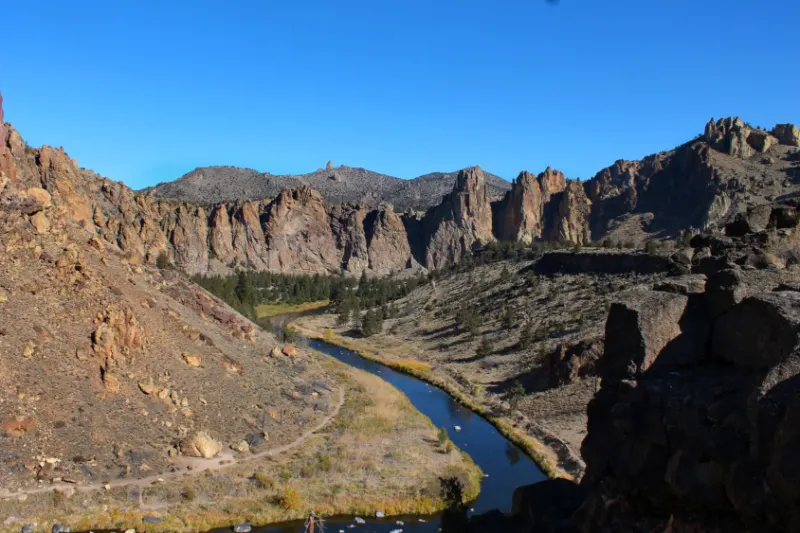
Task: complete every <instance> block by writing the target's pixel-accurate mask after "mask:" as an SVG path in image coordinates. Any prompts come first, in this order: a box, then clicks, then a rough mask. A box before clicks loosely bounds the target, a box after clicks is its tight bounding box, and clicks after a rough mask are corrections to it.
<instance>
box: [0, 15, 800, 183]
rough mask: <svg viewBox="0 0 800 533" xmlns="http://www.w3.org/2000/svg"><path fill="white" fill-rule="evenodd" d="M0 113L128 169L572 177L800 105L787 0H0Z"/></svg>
mask: <svg viewBox="0 0 800 533" xmlns="http://www.w3.org/2000/svg"><path fill="white" fill-rule="evenodd" d="M0 17H2V20H3V22H2V25H0V26H2V29H3V33H2V37H0V39H2V41H3V44H2V45H0V49H2V51H3V53H2V55H0V90H1V91H2V92H3V95H4V97H5V111H6V120H7V121H9V122H12V123H13V124H14V125H15V126H16V127H17V128H18V129H19V130H20V132H21V133H22V135H23V137H25V138H26V140H27V141H28V142H29V143H30V144H31V145H34V146H38V145H40V144H42V143H46V144H53V145H56V146H59V145H61V146H64V147H65V149H66V150H67V151H68V152H69V153H70V155H71V156H72V157H75V158H76V159H78V162H79V164H81V165H82V166H85V167H87V168H91V169H93V170H95V171H97V172H99V173H101V174H103V175H105V176H108V177H110V178H113V179H118V180H123V181H125V182H126V183H127V184H129V185H130V186H132V187H134V188H140V187H144V186H148V185H152V184H155V183H157V182H159V181H167V180H171V179H174V178H177V177H179V176H180V175H182V174H183V173H185V172H188V171H189V170H191V169H193V168H195V167H197V166H205V165H212V164H229V165H237V166H245V167H251V168H256V169H258V170H261V171H269V172H272V173H301V172H308V171H312V170H315V169H316V168H317V167H320V166H324V165H325V163H326V162H327V161H328V160H329V159H331V160H333V161H334V163H335V164H337V165H338V164H342V163H343V164H347V165H350V166H363V167H366V168H369V169H371V170H375V171H379V172H383V173H387V174H391V175H396V176H399V177H404V178H410V177H415V176H417V175H420V174H423V173H427V172H432V171H450V170H454V169H457V168H461V167H464V166H468V165H474V164H480V165H481V166H483V167H484V168H485V169H486V170H489V171H491V172H494V173H497V174H499V175H501V176H503V177H505V178H507V179H511V178H513V177H514V176H516V174H517V173H518V172H519V171H520V170H522V169H528V170H531V171H533V172H539V171H541V170H542V169H544V167H546V166H548V165H550V166H553V167H556V168H560V169H562V170H564V171H565V172H566V173H567V175H568V176H569V177H581V178H584V179H587V178H589V177H591V176H592V175H593V174H594V173H595V172H596V171H597V170H599V169H600V168H602V167H604V166H607V165H609V164H611V163H613V161H614V160H616V159H620V158H627V159H632V158H640V157H642V156H644V155H647V154H649V153H653V152H656V151H660V150H664V149H669V148H671V147H673V146H675V145H677V144H680V143H681V142H683V141H686V140H688V139H690V138H691V137H692V136H694V135H696V134H698V133H700V132H702V129H703V126H704V124H705V122H706V121H707V120H708V119H709V118H710V117H711V116H714V117H717V118H718V117H721V116H729V115H741V116H742V118H743V119H745V120H746V121H748V122H750V123H752V124H753V125H761V126H769V127H771V126H772V125H774V124H775V123H776V122H794V123H798V122H800V59H798V58H799V57H800V56H799V55H798V52H799V50H798V41H797V36H798V25H797V24H798V20H800V1H798V0H768V1H760V2H756V1H755V0H753V1H744V0H561V1H560V2H558V3H548V2H545V1H544V0H482V1H474V0H402V1H391V0H369V1H367V0H363V1H362V0H358V1H354V0H337V1H334V0H326V1H321V0H320V1H302V0H294V1H286V0H258V1H235V0H230V1H227V2H223V1H221V0H217V1H213V2H212V1H200V0H192V1H183V0H180V1H179V0H168V1H158V2H156V1H150V0H138V1H133V0H121V1H108V0H103V1H94V0H81V1H79V2H63V1H52V0H40V1H37V2H36V3H35V8H34V7H33V6H31V5H29V4H28V3H26V2H21V1H17V2H4V4H3V6H2V8H1V9H0Z"/></svg>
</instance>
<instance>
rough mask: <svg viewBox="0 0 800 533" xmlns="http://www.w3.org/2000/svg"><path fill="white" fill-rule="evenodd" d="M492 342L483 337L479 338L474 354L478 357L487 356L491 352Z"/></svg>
mask: <svg viewBox="0 0 800 533" xmlns="http://www.w3.org/2000/svg"><path fill="white" fill-rule="evenodd" d="M492 347H493V346H492V343H491V342H489V339H487V338H486V337H484V338H483V339H481V342H480V344H478V349H477V350H475V355H476V356H478V357H480V358H481V359H482V358H484V357H488V356H489V355H491V354H492Z"/></svg>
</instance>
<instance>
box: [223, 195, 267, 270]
mask: <svg viewBox="0 0 800 533" xmlns="http://www.w3.org/2000/svg"><path fill="white" fill-rule="evenodd" d="M258 215H259V213H258V207H257V205H256V204H255V203H254V202H245V203H244V204H241V205H240V206H239V207H238V208H236V210H235V211H234V214H233V222H232V224H231V232H232V234H233V250H234V253H235V254H236V261H237V262H238V263H239V264H240V265H242V266H246V267H248V268H252V269H254V270H266V269H267V268H268V265H267V247H266V243H265V237H264V230H263V229H262V228H261V222H260V219H259V216H258Z"/></svg>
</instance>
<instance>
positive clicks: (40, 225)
mask: <svg viewBox="0 0 800 533" xmlns="http://www.w3.org/2000/svg"><path fill="white" fill-rule="evenodd" d="M30 220H31V225H32V226H33V229H35V230H36V233H38V234H39V235H41V234H43V233H47V232H48V231H50V221H49V220H48V219H47V216H46V215H45V214H44V211H39V212H38V213H35V214H33V215H31V219H30Z"/></svg>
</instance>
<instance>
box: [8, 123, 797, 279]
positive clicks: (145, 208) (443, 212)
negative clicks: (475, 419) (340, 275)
mask: <svg viewBox="0 0 800 533" xmlns="http://www.w3.org/2000/svg"><path fill="white" fill-rule="evenodd" d="M3 129H4V131H5V133H4V135H3V140H4V143H3V146H2V155H1V156H0V172H2V175H0V184H3V185H0V189H1V188H2V187H3V186H5V185H4V183H7V182H13V181H15V180H17V179H18V177H17V175H18V174H19V175H21V176H34V175H36V176H39V177H40V180H41V182H42V183H43V185H44V187H45V188H46V189H47V190H48V191H50V192H51V193H52V194H55V195H56V196H57V198H58V199H59V206H60V208H63V209H64V210H65V212H67V213H68V214H69V216H70V218H71V219H72V220H73V221H75V222H78V223H79V224H81V225H82V226H83V227H85V228H86V229H87V230H88V231H90V232H92V231H95V229H96V231H97V232H98V233H99V235H100V236H101V237H102V238H103V239H105V240H106V241H108V242H110V243H114V244H116V245H118V246H119V247H120V248H121V249H122V250H123V251H124V252H126V253H128V254H130V255H132V256H135V257H137V258H140V259H139V260H141V261H145V262H149V263H154V262H155V261H156V260H157V259H158V257H159V256H161V255H166V256H167V257H168V258H169V259H170V260H171V261H172V262H174V263H175V264H176V265H177V266H178V267H179V268H181V269H182V270H184V271H185V272H187V273H190V274H204V273H207V272H216V273H229V272H231V271H232V269H235V268H240V267H241V268H249V269H254V270H273V271H280V272H304V273H337V272H345V273H349V274H351V275H360V274H361V273H362V272H367V273H368V274H372V275H387V274H390V273H393V272H399V271H402V270H404V269H406V268H416V267H420V266H421V267H425V268H441V267H442V266H445V265H447V264H450V263H455V262H458V261H460V259H461V257H462V256H463V255H464V254H466V253H470V252H472V251H474V250H475V249H476V248H480V247H481V246H483V245H485V244H487V243H489V242H491V241H493V240H496V239H499V240H512V241H519V242H523V243H526V244H527V243H532V242H538V241H561V242H571V243H576V244H584V245H585V244H588V243H590V242H593V241H599V240H602V239H610V240H612V241H623V242H625V243H634V244H636V243H641V242H642V240H645V239H649V238H654V237H655V238H660V237H674V236H676V235H678V234H679V233H680V232H681V231H682V230H685V229H687V228H695V229H701V230H702V229H714V228H721V227H723V226H724V225H725V224H726V223H728V222H730V221H732V220H734V219H735V218H736V217H739V216H741V214H742V213H743V212H745V211H746V210H747V209H748V208H749V207H752V206H755V205H759V204H761V205H764V204H768V203H769V198H772V197H775V196H778V195H785V194H792V193H795V192H798V191H800V175H799V174H798V168H797V150H798V146H797V144H798V141H799V139H798V130H797V128H796V127H795V126H793V125H791V124H783V125H778V126H776V127H775V128H774V129H773V132H772V133H768V132H766V131H764V130H760V129H757V128H752V127H750V126H747V125H746V124H744V123H743V122H742V121H741V120H740V119H723V120H720V121H716V122H714V121H711V122H710V123H709V124H708V125H707V127H706V131H705V133H704V135H703V136H701V137H698V138H697V139H696V140H694V141H691V142H689V143H687V144H685V145H682V146H680V147H678V148H676V149H675V150H672V151H670V152H664V153H660V154H656V155H652V156H648V157H646V158H644V159H643V160H641V161H617V162H616V163H615V164H614V165H612V166H610V167H608V168H606V169H604V170H602V171H600V172H599V173H598V174H597V175H596V176H595V177H594V178H592V179H591V180H588V181H587V182H584V183H581V182H580V181H571V180H567V179H566V178H565V176H564V174H563V173H561V172H559V171H557V170H552V169H550V168H548V169H546V170H545V171H544V172H542V173H541V174H539V175H538V176H536V177H534V176H533V175H532V174H530V173H528V172H522V173H520V175H519V177H518V178H517V179H516V180H515V182H514V184H513V185H512V186H511V190H510V191H508V192H507V194H506V195H505V196H504V197H503V198H502V199H498V198H497V196H496V195H497V193H498V192H502V191H501V189H502V188H498V187H499V186H498V184H497V181H496V179H495V178H494V177H492V176H491V175H487V174H486V173H484V172H483V171H482V170H480V169H479V168H478V167H475V168H472V169H465V170H462V171H460V172H459V173H458V175H457V176H452V187H451V189H450V190H445V191H443V192H444V193H445V194H443V195H438V196H437V195H436V194H434V193H435V192H438V191H441V190H442V189H441V188H442V187H443V186H444V185H443V184H447V183H451V182H450V181H448V180H450V177H448V175H444V174H431V175H426V176H423V177H420V178H419V179H418V180H417V181H416V182H415V181H413V180H412V181H403V180H396V179H395V178H389V177H388V176H378V175H373V174H372V173H369V172H367V171H364V170H363V169H351V168H349V167H333V165H332V163H331V164H330V165H327V166H326V169H320V170H319V171H318V172H317V173H315V174H313V176H314V178H313V179H311V178H310V177H309V176H312V175H307V176H300V177H294V178H296V179H293V180H288V179H286V180H283V179H280V180H279V179H277V177H275V176H268V175H263V176H262V175H260V174H258V173H255V172H254V171H243V170H241V169H233V170H231V172H232V174H230V176H229V177H230V183H228V182H227V181H225V180H221V179H217V178H219V176H222V175H225V176H227V175H228V174H226V173H225V172H223V173H222V174H220V173H216V172H211V173H208V172H206V170H207V169H206V170H198V171H196V172H195V173H193V174H191V175H187V177H185V178H183V179H181V180H179V181H178V182H173V183H172V184H165V185H162V186H158V187H156V188H155V189H153V190H151V191H149V192H148V194H144V195H142V194H136V193H135V192H134V191H131V190H130V189H128V188H127V187H125V186H124V185H122V184H119V183H115V182H112V181H110V180H108V179H104V178H101V177H100V176H97V175H96V174H94V173H91V172H88V171H86V170H83V169H81V168H79V167H78V165H77V163H76V162H75V161H73V160H71V159H70V158H69V157H68V156H67V154H66V153H65V152H64V151H63V150H56V149H53V148H50V147H47V146H45V147H42V149H41V150H31V149H29V148H26V147H25V143H24V142H23V141H22V138H21V136H20V135H19V134H18V133H17V132H16V130H14V129H13V128H11V127H8V128H6V127H5V126H4V127H3ZM328 167H330V168H328ZM229 170H230V169H229ZM242 173H244V174H246V176H245V177H244V178H242V177H241V176H242V175H244V174H242ZM332 176H333V177H335V178H336V179H330V178H331V177H332ZM256 178H258V179H256ZM262 178H263V179H262ZM318 178H319V179H318ZM322 178H324V180H323V179H322ZM356 178H357V179H356ZM253 180H256V181H258V187H255V188H248V187H249V186H248V187H245V188H241V187H239V186H238V185H236V184H237V183H244V182H247V183H250V182H251V181H253ZM259 180H260V181H259ZM393 180H394V181H393ZM368 181H369V182H370V183H371V185H369V186H366V185H364V184H365V183H367V182H368ZM262 182H263V183H262ZM306 183H313V184H315V186H317V185H319V184H322V186H321V187H320V189H321V192H319V191H318V190H315V189H313V188H311V187H308V186H306ZM356 183H359V184H361V185H364V186H363V187H361V185H359V187H358V188H359V189H360V190H361V192H362V193H363V194H362V195H361V196H360V197H359V198H360V200H361V201H359V202H349V203H344V204H343V203H339V202H337V201H331V199H332V198H334V199H335V198H340V199H352V198H353V196H352V194H350V193H349V192H347V191H351V189H353V187H354V184H356ZM264 184H268V185H264ZM285 184H290V185H292V186H294V188H291V189H286V190H283V191H282V192H281V191H280V189H279V186H280V187H282V186H283V185H285ZM420 184H423V185H420ZM211 185H213V187H214V188H219V187H222V188H223V189H225V191H226V194H229V195H232V196H226V198H227V199H230V200H232V201H229V202H224V203H216V204H207V203H206V202H201V203H192V202H189V201H186V200H187V199H189V200H191V199H196V198H200V199H205V198H207V197H216V196H214V194H216V193H213V194H212V193H209V191H208V189H207V186H211ZM228 185H230V187H228ZM262 186H263V187H266V188H265V189H264V188H263V187H262ZM342 187H344V188H342ZM420 187H422V188H420ZM262 189H263V190H262ZM214 190H216V189H214ZM267 190H269V191H270V194H273V193H274V195H275V198H274V199H272V200H270V199H266V198H264V194H265V193H264V194H261V193H259V194H260V195H259V194H256V192H257V191H262V192H264V191H267ZM159 191H161V192H159ZM164 191H166V192H164ZM337 191H338V192H337ZM398 191H400V192H398ZM162 192H164V194H167V193H169V195H175V196H179V197H182V198H184V199H183V200H169V199H163V198H159V197H158V196H157V194H161V193H162ZM212 192H213V191H212ZM340 193H341V194H340ZM398 194H399V196H396V197H397V198H403V199H405V200H409V201H408V202H406V201H405V200H403V201H401V202H399V204H400V205H431V206H432V207H430V208H429V209H428V210H427V212H425V213H424V214H421V213H419V212H414V211H411V210H409V211H407V212H405V213H403V214H398V213H396V212H395V211H394V210H393V209H392V208H391V206H390V205H388V204H381V203H380V200H381V199H382V198H385V197H387V195H389V196H391V195H398ZM209 195H210V196H209ZM337 195H338V196H337ZM256 197H257V198H256ZM253 198H256V199H253ZM423 198H424V202H422V203H420V202H418V201H417V200H421V199H423ZM436 202H438V203H436ZM751 218H752V217H751ZM753 222H754V223H758V221H756V220H755V219H753ZM33 223H34V224H35V227H36V229H37V231H40V232H45V231H47V230H48V228H47V221H46V220H45V219H44V217H43V215H40V216H37V217H36V218H35V219H34V220H33ZM761 223H762V224H763V221H762V222H761ZM740 226H741V224H740ZM753 227H756V226H753ZM745 229H747V228H745ZM731 231H734V229H731ZM797 259H800V258H795V257H794V256H789V257H787V258H786V260H787V261H789V262H792V261H796V260H797Z"/></svg>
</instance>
